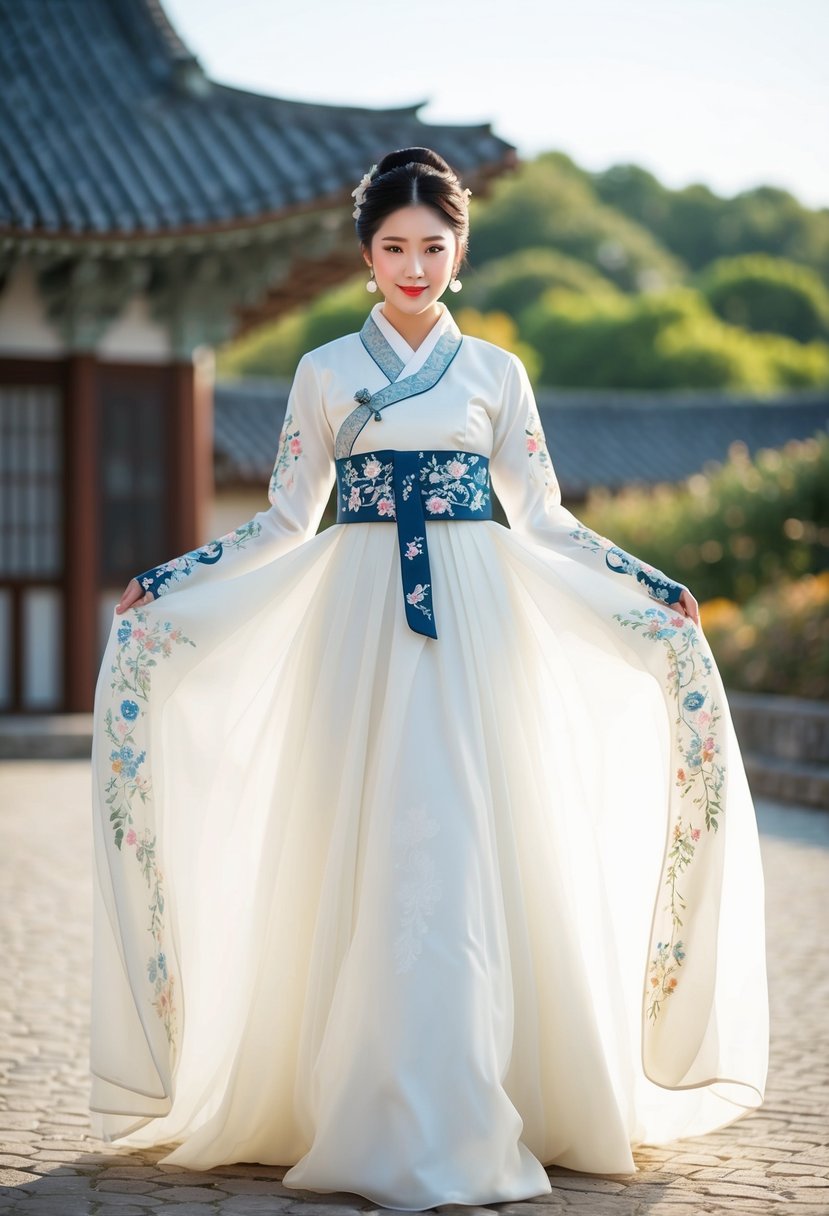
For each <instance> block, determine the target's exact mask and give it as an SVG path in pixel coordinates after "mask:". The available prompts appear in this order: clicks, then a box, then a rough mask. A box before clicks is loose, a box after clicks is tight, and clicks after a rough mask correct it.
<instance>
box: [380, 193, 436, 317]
mask: <svg viewBox="0 0 829 1216" xmlns="http://www.w3.org/2000/svg"><path fill="white" fill-rule="evenodd" d="M455 256H456V241H455V234H454V232H453V231H452V229H451V228H450V226H449V224H448V223H447V222H446V220H445V219H442V218H441V215H440V212H439V211H438V210H437V209H436V208H435V207H429V206H427V205H426V204H424V203H412V204H410V205H409V206H407V207H401V208H400V209H399V210H398V211H393V212H392V213H391V214H390V215H387V216H386V218H385V219H384V220H383V222H382V224H381V225H380V227H379V228H378V229H377V231H376V232H375V234H374V237H373V238H372V242H371V253H370V255H367V254H365V253H364V254H363V257H364V259H365V261H366V263H367V265H369V266H373V267H374V277H375V279H376V280H377V286H378V287H379V289H380V291H382V293H383V295H384V296H385V298H386V300H387V301H388V302H389V303H390V304H392V305H394V307H395V308H399V309H400V311H401V312H406V313H411V314H415V313H419V312H423V310H424V309H426V308H429V307H430V306H433V305H434V304H435V302H436V301H437V300H438V298H439V297H440V296H442V295H443V293H444V291H446V288H447V287H448V286H449V280H450V279H451V278H452V273H453V270H454V266H455ZM405 287H419V288H421V289H422V290H420V291H417V292H411V293H409V292H406V291H404V290H403V288H405Z"/></svg>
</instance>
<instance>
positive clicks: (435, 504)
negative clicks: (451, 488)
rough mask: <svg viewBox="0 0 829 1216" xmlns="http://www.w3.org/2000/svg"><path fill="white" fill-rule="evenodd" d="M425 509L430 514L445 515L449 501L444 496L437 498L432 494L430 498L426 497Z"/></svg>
mask: <svg viewBox="0 0 829 1216" xmlns="http://www.w3.org/2000/svg"><path fill="white" fill-rule="evenodd" d="M426 510H427V511H428V512H429V514H430V515H445V514H446V512H447V511H448V510H449V503H448V502H447V501H446V499H445V498H439V497H438V495H437V494H434V495H433V496H432V497H431V498H427V499H426Z"/></svg>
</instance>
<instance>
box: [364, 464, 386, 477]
mask: <svg viewBox="0 0 829 1216" xmlns="http://www.w3.org/2000/svg"><path fill="white" fill-rule="evenodd" d="M382 471H383V466H382V465H381V464H380V461H379V460H367V461H366V462H365V464H364V465H363V476H364V477H368V478H369V480H371V481H374V479H375V477H379V476H380V474H381V473H382Z"/></svg>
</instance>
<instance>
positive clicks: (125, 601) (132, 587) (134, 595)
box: [115, 578, 155, 612]
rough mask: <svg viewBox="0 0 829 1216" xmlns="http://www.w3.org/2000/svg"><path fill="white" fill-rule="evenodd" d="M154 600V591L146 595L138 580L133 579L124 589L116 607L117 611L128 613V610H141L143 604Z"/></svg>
mask: <svg viewBox="0 0 829 1216" xmlns="http://www.w3.org/2000/svg"><path fill="white" fill-rule="evenodd" d="M154 599H155V596H154V595H153V593H152V591H148V592H147V593H146V594H144V592H143V591H142V590H141V585H140V583H139V582H138V580H137V579H134V578H131V579H130V581H129V582H128V583H127V585H126V587H125V588H124V591H123V594H122V595H121V598H120V600H119V601H118V603H117V604H116V605H115V611H116V612H126V611H127V609H128V608H139V607H140V606H141V605H142V604H149V603H150V601H151V600H154Z"/></svg>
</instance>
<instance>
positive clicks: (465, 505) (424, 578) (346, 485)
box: [335, 448, 492, 638]
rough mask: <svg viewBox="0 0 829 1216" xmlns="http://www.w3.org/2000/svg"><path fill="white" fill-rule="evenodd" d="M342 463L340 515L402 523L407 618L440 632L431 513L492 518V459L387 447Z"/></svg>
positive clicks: (421, 628) (414, 625)
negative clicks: (430, 537)
mask: <svg viewBox="0 0 829 1216" xmlns="http://www.w3.org/2000/svg"><path fill="white" fill-rule="evenodd" d="M335 463H336V468H337V523H338V524H362V523H383V522H391V523H396V524H397V544H398V548H399V550H400V574H401V578H402V582H403V603H404V605H405V609H406V620H407V621H408V624H409V628H410V629H413V630H414V631H415V633H422V634H425V635H426V637H430V638H437V636H438V635H437V629H436V626H435V619H434V609H433V606H432V572H431V568H430V565H429V548H428V544H427V537H426V532H427V528H426V521H427V520H428V521H429V522H432V521H434V520H448V519H492V499H491V496H490V486H489V460H488V459H487V457H486V456H481V455H480V454H479V453H478V452H457V451H452V450H448V451H422V452H417V451H400V450H397V449H395V448H383V449H380V450H378V451H376V452H365V453H362V452H361V453H360V454H359V455H358V456H343V457H340V458H339V459H338V460H337V461H336V462H335Z"/></svg>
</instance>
